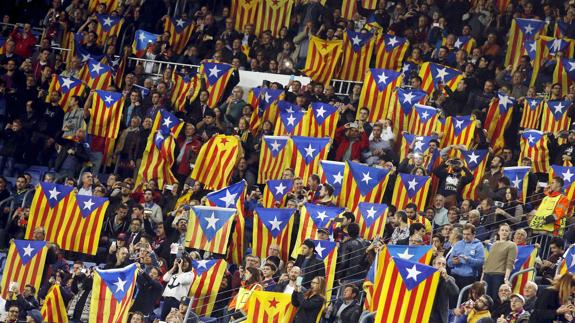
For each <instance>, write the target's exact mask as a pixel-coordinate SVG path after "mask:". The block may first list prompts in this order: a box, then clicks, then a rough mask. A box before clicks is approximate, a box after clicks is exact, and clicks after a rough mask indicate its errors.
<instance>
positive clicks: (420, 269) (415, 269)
mask: <svg viewBox="0 0 575 323" xmlns="http://www.w3.org/2000/svg"><path fill="white" fill-rule="evenodd" d="M392 259H393V261H394V262H395V267H396V268H397V271H398V272H399V275H400V276H401V278H403V283H404V284H405V288H407V290H412V289H414V288H416V287H417V286H418V285H419V284H420V283H422V282H424V281H425V280H426V279H427V278H429V277H430V276H432V275H433V274H435V272H437V269H436V268H434V267H431V266H428V265H424V264H421V263H418V262H412V261H407V260H403V259H401V258H398V257H393V258H392Z"/></svg>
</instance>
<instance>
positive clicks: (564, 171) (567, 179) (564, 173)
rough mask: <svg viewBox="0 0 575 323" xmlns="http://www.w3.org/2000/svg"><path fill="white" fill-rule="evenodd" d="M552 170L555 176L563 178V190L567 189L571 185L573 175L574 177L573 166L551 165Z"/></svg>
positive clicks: (574, 168) (574, 170)
mask: <svg viewBox="0 0 575 323" xmlns="http://www.w3.org/2000/svg"><path fill="white" fill-rule="evenodd" d="M551 168H552V169H553V173H554V175H555V176H560V177H562V178H563V182H564V184H563V189H567V188H569V186H571V184H572V183H573V180H575V178H573V175H575V167H573V166H558V165H551Z"/></svg>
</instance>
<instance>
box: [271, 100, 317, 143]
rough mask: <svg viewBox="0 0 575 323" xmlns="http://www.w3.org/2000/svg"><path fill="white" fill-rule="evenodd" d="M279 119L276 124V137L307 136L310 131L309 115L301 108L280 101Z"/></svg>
mask: <svg viewBox="0 0 575 323" xmlns="http://www.w3.org/2000/svg"><path fill="white" fill-rule="evenodd" d="M278 108H279V118H278V121H277V123H276V127H275V131H274V135H276V136H305V135H307V134H308V132H309V131H308V129H309V113H310V112H311V111H309V110H308V112H306V111H304V110H302V108H301V107H299V106H297V105H295V104H291V103H289V102H287V101H279V102H278Z"/></svg>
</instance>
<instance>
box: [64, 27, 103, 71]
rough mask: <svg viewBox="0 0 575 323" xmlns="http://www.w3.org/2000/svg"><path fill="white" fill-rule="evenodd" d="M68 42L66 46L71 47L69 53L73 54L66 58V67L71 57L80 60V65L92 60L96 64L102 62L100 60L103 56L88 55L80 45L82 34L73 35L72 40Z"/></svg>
mask: <svg viewBox="0 0 575 323" xmlns="http://www.w3.org/2000/svg"><path fill="white" fill-rule="evenodd" d="M68 42H69V43H68V45H71V47H70V52H71V53H73V54H72V55H68V56H67V59H68V61H67V62H66V63H67V64H68V66H70V62H71V60H72V57H74V56H76V57H78V58H80V59H81V60H82V63H86V62H88V61H89V60H90V59H93V60H95V61H97V62H98V61H100V60H102V58H104V55H103V54H93V53H90V51H88V49H87V48H86V47H85V46H84V45H82V34H78V33H76V34H73V36H72V40H68Z"/></svg>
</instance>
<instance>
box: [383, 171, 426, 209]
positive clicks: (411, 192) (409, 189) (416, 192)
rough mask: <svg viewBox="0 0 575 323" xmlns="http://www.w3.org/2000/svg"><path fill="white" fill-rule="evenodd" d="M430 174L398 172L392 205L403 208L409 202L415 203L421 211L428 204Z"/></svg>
mask: <svg viewBox="0 0 575 323" xmlns="http://www.w3.org/2000/svg"><path fill="white" fill-rule="evenodd" d="M430 184H431V177H430V176H417V175H412V174H404V173H398V174H397V178H396V179H395V188H394V189H393V197H392V199H391V200H392V201H393V202H392V205H394V206H395V207H396V208H397V209H398V210H403V209H404V208H405V206H406V205H407V204H409V203H415V205H417V209H418V210H419V211H423V210H424V209H425V206H426V201H427V195H428V193H429V186H430Z"/></svg>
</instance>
